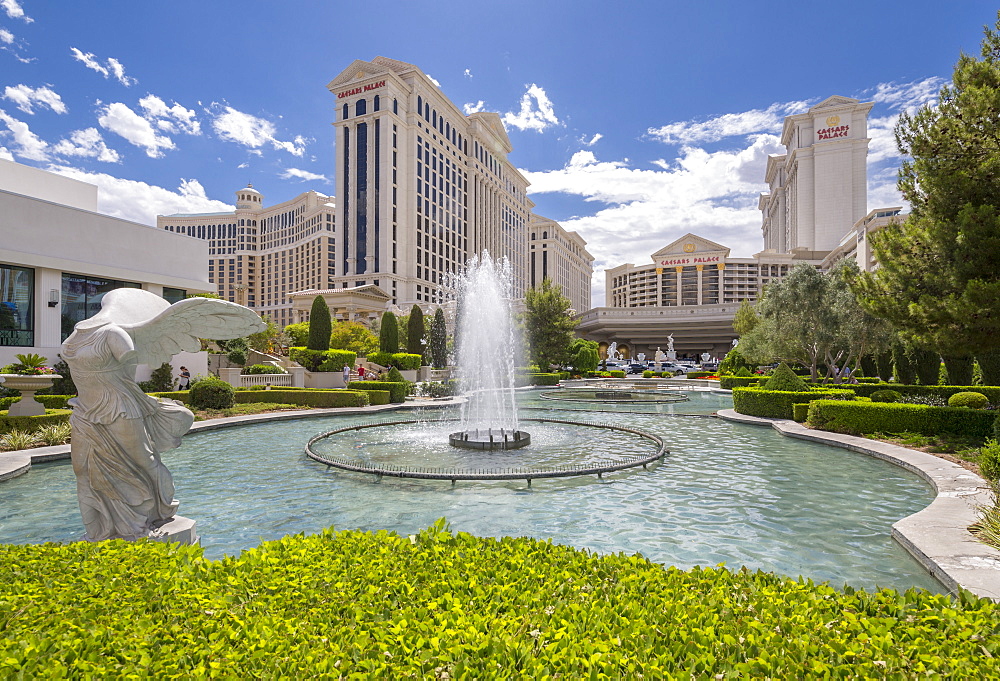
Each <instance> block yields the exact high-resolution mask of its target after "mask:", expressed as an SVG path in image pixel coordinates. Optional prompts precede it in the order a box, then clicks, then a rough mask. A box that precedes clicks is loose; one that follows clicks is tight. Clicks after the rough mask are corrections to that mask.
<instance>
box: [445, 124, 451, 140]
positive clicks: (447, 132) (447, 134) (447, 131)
mask: <svg viewBox="0 0 1000 681" xmlns="http://www.w3.org/2000/svg"><path fill="white" fill-rule="evenodd" d="M444 136H445V137H447V138H448V139H451V123H445V124H444Z"/></svg>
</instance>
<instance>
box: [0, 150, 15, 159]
mask: <svg viewBox="0 0 1000 681" xmlns="http://www.w3.org/2000/svg"><path fill="white" fill-rule="evenodd" d="M0 158H2V159H3V160H5V161H13V160H14V154H12V153H10V150H9V149H8V148H7V147H0Z"/></svg>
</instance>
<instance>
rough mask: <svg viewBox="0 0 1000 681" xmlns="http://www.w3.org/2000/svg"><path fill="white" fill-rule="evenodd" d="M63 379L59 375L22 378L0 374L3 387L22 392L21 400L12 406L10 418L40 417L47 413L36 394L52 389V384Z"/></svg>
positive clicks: (20, 376)
mask: <svg viewBox="0 0 1000 681" xmlns="http://www.w3.org/2000/svg"><path fill="white" fill-rule="evenodd" d="M57 378H62V376H60V375H59V374H41V375H39V376H22V375H20V374H0V382H2V384H3V387H5V388H13V389H14V390H20V391H21V399H20V400H18V401H17V402H15V403H14V404H12V405H10V411H8V412H7V415H8V416H40V415H41V414H44V413H45V405H44V404H42V403H41V402H39V401H38V400H36V399H35V392H36V391H38V390H44V389H45V388H51V387H52V383H53V382H54V381H55V380H56V379H57Z"/></svg>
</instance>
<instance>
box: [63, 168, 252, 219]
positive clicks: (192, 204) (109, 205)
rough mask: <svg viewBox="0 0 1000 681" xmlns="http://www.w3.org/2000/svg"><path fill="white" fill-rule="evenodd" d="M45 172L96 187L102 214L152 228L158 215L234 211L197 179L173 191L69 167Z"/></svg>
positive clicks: (181, 182) (98, 205)
mask: <svg viewBox="0 0 1000 681" xmlns="http://www.w3.org/2000/svg"><path fill="white" fill-rule="evenodd" d="M48 170H50V171H52V172H55V173H59V174H60V175H65V176H66V177H72V178H74V179H77V180H82V181H84V182H90V183H91V184H96V185H97V187H98V189H99V191H98V194H97V207H98V210H100V211H101V212H103V213H107V214H109V215H113V216H115V217H119V218H123V219H125V220H132V221H133V222H141V223H143V224H146V225H155V224H156V216H157V215H170V214H173V213H221V212H229V211H232V210H234V207H233V206H232V205H230V204H227V203H224V202H222V201H216V200H214V199H210V198H208V197H207V196H206V195H205V188H204V187H203V186H202V185H201V183H200V182H198V180H195V179H189V180H186V179H181V180H180V185H179V186H178V188H177V190H176V191H171V190H169V189H164V188H163V187H158V186H156V185H151V184H147V183H145V182H138V181H135V180H125V179H122V178H119V177H114V176H113V175H108V174H106V173H90V172H86V171H84V170H79V169H77V168H72V167H69V166H58V165H53V166H49V168H48Z"/></svg>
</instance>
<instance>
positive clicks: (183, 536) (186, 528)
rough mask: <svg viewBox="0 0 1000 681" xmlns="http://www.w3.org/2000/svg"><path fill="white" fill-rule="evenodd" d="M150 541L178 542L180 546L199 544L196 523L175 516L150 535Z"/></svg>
mask: <svg viewBox="0 0 1000 681" xmlns="http://www.w3.org/2000/svg"><path fill="white" fill-rule="evenodd" d="M149 540H150V541H162V542H172V541H173V542H177V543H178V544H197V543H198V533H197V531H196V530H195V522H194V521H193V520H191V519H190V518H185V517H184V516H182V515H175V516H174V517H173V518H171V519H170V520H168V521H167V522H165V523H163V524H162V525H160V526H159V527H158V528H156V530H154V531H153V532H152V533H150V535H149Z"/></svg>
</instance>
